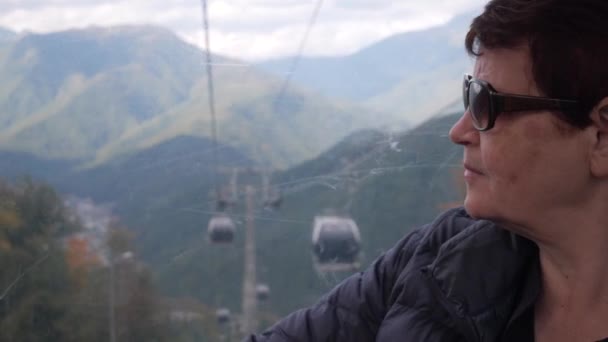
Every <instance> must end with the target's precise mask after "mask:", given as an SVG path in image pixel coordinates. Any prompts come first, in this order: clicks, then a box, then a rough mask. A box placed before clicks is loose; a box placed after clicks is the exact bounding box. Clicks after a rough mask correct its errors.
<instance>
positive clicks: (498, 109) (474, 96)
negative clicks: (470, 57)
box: [462, 74, 579, 131]
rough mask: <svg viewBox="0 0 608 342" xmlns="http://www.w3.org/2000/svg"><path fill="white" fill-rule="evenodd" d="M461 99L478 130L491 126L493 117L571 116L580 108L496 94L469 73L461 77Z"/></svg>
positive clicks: (544, 99)
mask: <svg viewBox="0 0 608 342" xmlns="http://www.w3.org/2000/svg"><path fill="white" fill-rule="evenodd" d="M462 99H463V101H464V109H465V111H466V110H467V109H468V110H469V113H470V114H471V118H472V119H473V126H475V128H476V129H477V130H478V131H487V130H490V129H491V128H492V127H494V123H495V122H496V118H497V117H498V115H499V114H501V113H507V112H523V111H540V110H555V111H560V112H564V113H572V112H576V111H578V109H579V103H578V101H575V100H561V99H552V98H547V97H537V96H523V95H514V94H504V93H499V92H497V91H496V90H495V89H494V88H493V87H492V86H491V85H490V84H489V83H488V82H485V81H482V80H478V79H475V78H473V76H471V75H468V74H465V75H464V82H463V83H462Z"/></svg>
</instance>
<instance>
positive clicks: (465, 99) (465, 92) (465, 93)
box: [462, 76, 469, 111]
mask: <svg viewBox="0 0 608 342" xmlns="http://www.w3.org/2000/svg"><path fill="white" fill-rule="evenodd" d="M462 103H463V104H464V110H465V111H466V110H467V109H468V108H469V79H468V78H467V76H465V77H464V80H463V81H462Z"/></svg>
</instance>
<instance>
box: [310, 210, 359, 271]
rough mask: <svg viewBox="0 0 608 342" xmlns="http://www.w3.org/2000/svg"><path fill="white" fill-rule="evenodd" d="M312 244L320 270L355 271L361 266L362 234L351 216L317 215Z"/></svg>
mask: <svg viewBox="0 0 608 342" xmlns="http://www.w3.org/2000/svg"><path fill="white" fill-rule="evenodd" d="M312 245H313V262H314V264H315V268H316V269H317V271H318V272H340V271H353V270H356V269H358V268H359V256H360V251H361V236H360V233H359V228H358V227H357V224H356V223H355V221H354V220H353V219H351V218H348V217H339V216H317V217H315V220H314V224H313V232H312Z"/></svg>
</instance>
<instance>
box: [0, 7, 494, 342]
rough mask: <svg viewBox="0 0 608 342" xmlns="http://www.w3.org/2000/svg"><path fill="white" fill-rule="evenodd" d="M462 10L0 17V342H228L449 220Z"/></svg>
mask: <svg viewBox="0 0 608 342" xmlns="http://www.w3.org/2000/svg"><path fill="white" fill-rule="evenodd" d="M483 4H484V2H483V1H478V0H463V1H451V2H445V1H439V0H429V1H426V2H424V3H420V2H418V1H414V0H411V1H410V0H408V1H399V2H395V1H360V0H344V1H341V0H340V1H338V0H326V1H323V0H201V1H195V0H193V1H184V0H169V1H159V0H149V1H148V0H147V1H122V0H97V1H87V0H45V1H42V0H27V1H8V2H7V1H2V3H1V4H0V80H1V81H0V265H1V267H0V340H1V341H110V342H117V341H134V342H138V341H178V342H181V341H183V342H189V341H238V340H239V339H241V338H242V337H243V336H245V335H246V334H249V333H252V332H261V331H263V330H264V329H265V328H266V327H268V326H270V325H272V324H273V323H274V322H276V321H277V320H278V319H279V318H281V317H283V316H284V315H286V314H288V313H289V312H292V311H294V310H296V309H298V308H302V307H306V306H309V305H311V304H313V303H315V302H316V301H317V300H319V298H320V297H321V296H322V295H323V294H324V293H326V292H328V291H329V290H331V288H333V287H334V286H335V285H337V284H338V283H339V282H340V281H341V280H342V279H344V278H346V277H348V276H349V275H351V274H353V273H355V272H360V271H363V270H365V269H366V268H367V267H368V266H369V265H370V263H371V262H373V261H374V259H376V258H377V257H378V256H380V255H381V254H382V253H383V252H384V251H386V250H388V249H389V248H391V247H392V246H393V245H394V244H395V243H396V242H397V241H398V240H399V239H400V238H401V237H403V236H404V235H405V234H407V233H408V232H409V231H410V230H411V229H413V228H414V227H417V226H419V225H421V224H424V223H427V222H428V221H429V220H431V219H432V218H433V217H435V216H436V215H437V214H438V213H440V212H441V211H443V210H445V209H447V208H450V207H455V206H458V205H460V203H461V201H462V198H463V195H464V189H463V185H462V184H463V182H462V179H461V176H460V175H461V174H462V171H461V170H460V164H461V159H462V149H461V148H459V147H457V146H456V145H454V144H452V143H451V142H450V140H449V137H448V131H449V129H450V127H451V125H452V124H453V123H454V122H455V121H456V120H457V118H458V117H459V116H460V115H462V112H463V108H462V100H461V95H460V94H461V91H460V87H461V80H462V74H463V73H464V72H467V71H470V69H471V64H472V61H471V59H470V58H469V57H468V56H467V54H466V52H465V51H464V47H463V38H464V34H465V32H466V30H467V26H468V24H469V23H470V20H471V18H473V17H474V16H475V14H476V13H479V12H480V11H481V9H482V6H483Z"/></svg>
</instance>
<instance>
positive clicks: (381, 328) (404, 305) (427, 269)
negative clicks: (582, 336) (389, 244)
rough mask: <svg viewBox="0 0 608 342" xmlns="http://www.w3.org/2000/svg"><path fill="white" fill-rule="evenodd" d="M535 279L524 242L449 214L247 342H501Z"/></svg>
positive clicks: (534, 290)
mask: <svg viewBox="0 0 608 342" xmlns="http://www.w3.org/2000/svg"><path fill="white" fill-rule="evenodd" d="M539 279H540V277H539V266H538V250H537V248H536V246H535V245H534V244H533V243H532V242H530V241H528V240H525V239H523V238H521V237H518V236H516V235H514V234H511V233H509V232H507V231H505V230H503V229H501V228H499V227H497V226H496V225H494V224H493V223H491V222H489V221H476V220H473V219H471V218H470V217H469V216H468V215H467V214H466V212H465V211H464V210H463V209H455V210H451V211H448V212H446V213H444V214H443V215H441V216H440V217H439V218H437V219H436V220H435V222H433V223H432V224H430V225H427V226H424V227H421V228H419V229H417V230H415V231H414V232H412V233H410V234H409V235H408V236H407V237H405V238H404V239H403V240H402V241H400V242H399V243H398V244H397V245H396V246H395V247H394V248H393V249H391V250H390V251H389V252H387V253H386V254H385V255H383V256H381V257H380V258H379V259H378V260H376V261H375V262H374V264H373V265H372V266H370V268H369V269H367V270H366V271H365V272H361V273H359V274H356V275H353V276H351V277H350V278H348V279H346V280H345V281H344V282H342V283H341V284H340V285H338V286H337V287H336V288H335V289H334V290H332V291H331V292H330V293H329V294H328V295H326V296H325V297H324V298H323V299H321V301H320V302H319V303H317V304H316V305H315V306H313V307H312V308H309V309H305V310H300V311H297V312H295V313H292V314H291V315H289V316H287V317H286V318H285V319H283V320H282V321H280V322H279V323H277V324H276V325H274V326H273V327H272V328H270V329H269V330H268V331H266V332H264V333H263V334H262V335H260V336H250V337H249V338H248V339H247V341H251V342H255V341H267V342H278V341H328V342H329V341H332V342H338V341H344V342H346V341H348V342H357V341H404V342H410V341H411V342H420V341H428V342H434V341H470V342H472V341H492V342H495V341H501V340H503V341H508V340H511V338H509V335H510V332H509V330H510V329H512V325H513V322H515V320H516V318H518V317H519V316H521V315H522V314H523V313H524V312H527V311H529V310H528V309H529V308H530V307H531V306H532V305H533V304H534V302H535V300H536V297H537V295H538V291H539V288H540V287H539V284H540V281H539Z"/></svg>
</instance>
